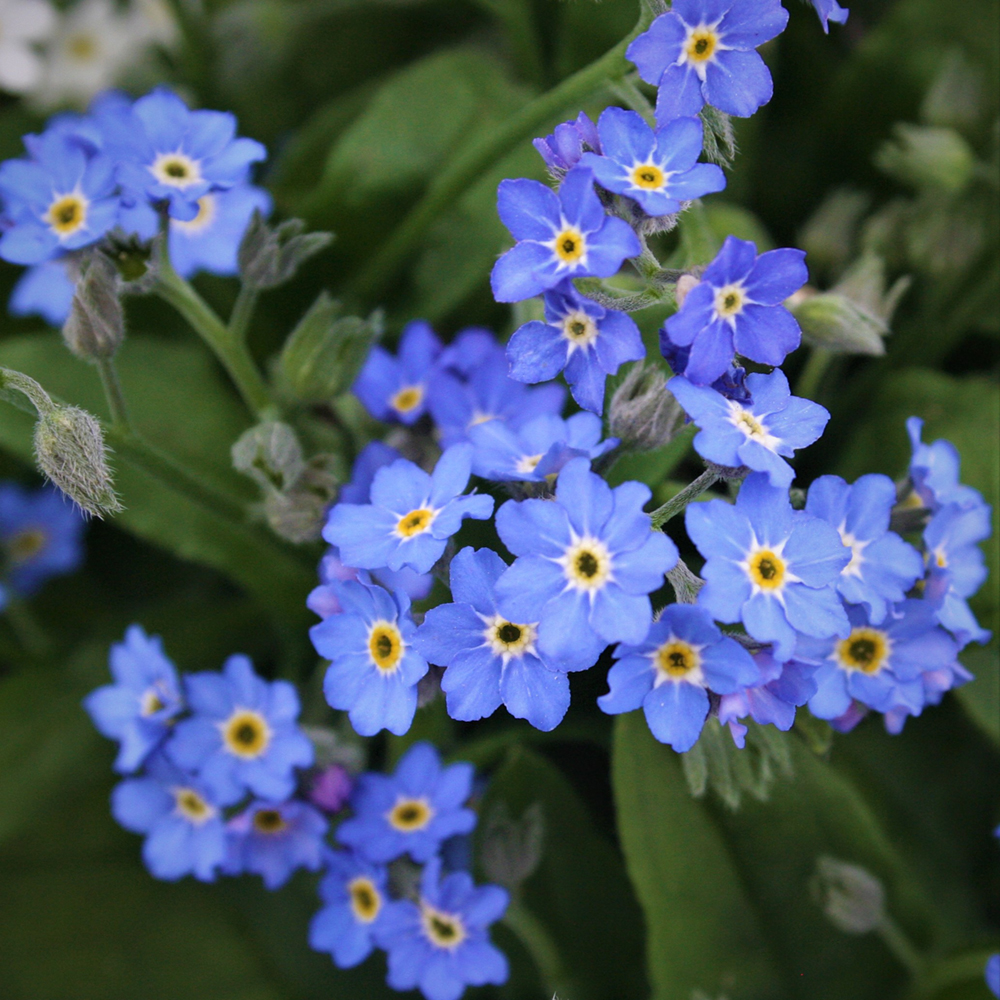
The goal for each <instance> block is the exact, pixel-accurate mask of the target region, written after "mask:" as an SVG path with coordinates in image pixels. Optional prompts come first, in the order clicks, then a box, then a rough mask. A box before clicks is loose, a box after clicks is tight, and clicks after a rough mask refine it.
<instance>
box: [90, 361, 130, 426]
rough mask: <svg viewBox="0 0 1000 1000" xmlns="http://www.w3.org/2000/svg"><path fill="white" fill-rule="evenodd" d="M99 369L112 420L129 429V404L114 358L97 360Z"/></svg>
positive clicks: (116, 424) (117, 424)
mask: <svg viewBox="0 0 1000 1000" xmlns="http://www.w3.org/2000/svg"><path fill="white" fill-rule="evenodd" d="M97 371H98V373H99V374H100V376H101V388H103V389H104V398H105V399H106V400H107V402H108V409H109V410H110V411H111V422H112V423H113V424H114V425H115V426H116V427H120V428H123V429H128V428H129V427H130V426H131V424H130V422H129V416H128V405H127V404H126V402H125V394H124V393H123V392H122V384H121V381H120V380H119V378H118V369H117V367H116V366H115V361H114V358H101V359H100V360H99V361H98V362H97Z"/></svg>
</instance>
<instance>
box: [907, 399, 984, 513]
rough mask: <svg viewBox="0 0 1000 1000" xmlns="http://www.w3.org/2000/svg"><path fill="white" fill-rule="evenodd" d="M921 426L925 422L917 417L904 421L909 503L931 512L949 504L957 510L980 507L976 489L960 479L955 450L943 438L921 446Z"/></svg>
mask: <svg viewBox="0 0 1000 1000" xmlns="http://www.w3.org/2000/svg"><path fill="white" fill-rule="evenodd" d="M923 427H924V422H923V421H922V420H921V419H920V418H919V417H910V418H909V419H908V420H907V421H906V432H907V433H908V434H909V436H910V444H911V445H912V447H913V455H912V457H911V458H910V482H911V483H912V484H913V490H914V493H915V498H914V499H913V500H911V501H910V503H916V501H917V500H919V502H920V503H919V505H922V506H924V507H926V508H927V509H928V510H931V511H935V510H937V509H938V508H939V507H941V506H943V505H944V504H949V503H954V504H958V506H960V507H979V506H981V505H982V504H983V497H982V494H981V493H980V492H979V490H977V489H975V488H974V487H972V486H966V485H965V484H964V483H962V482H961V481H960V480H959V467H960V465H961V457H960V456H959V454H958V449H957V448H956V447H955V446H954V445H953V444H952V443H951V442H950V441H946V440H944V439H943V438H939V439H938V440H937V441H934V442H933V443H932V444H924V443H923V441H921V440H920V435H921V432H922V431H923Z"/></svg>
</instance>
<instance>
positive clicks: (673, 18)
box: [625, 0, 788, 124]
mask: <svg viewBox="0 0 1000 1000" xmlns="http://www.w3.org/2000/svg"><path fill="white" fill-rule="evenodd" d="M787 23H788V12H787V11H786V10H785V9H784V8H783V7H782V6H781V4H780V3H779V2H778V0H674V3H673V4H672V6H671V9H670V10H669V11H668V12H667V13H666V14H661V15H660V16H659V17H658V18H657V19H656V20H655V21H654V22H653V23H652V24H651V25H650V26H649V28H648V29H647V30H646V31H644V32H643V33H642V34H641V35H639V37H638V38H636V39H635V41H633V42H632V43H631V45H629V47H628V49H627V51H626V53H625V57H626V58H627V59H631V60H632V62H634V63H635V65H636V68H637V69H638V70H639V76H641V77H642V79H643V80H645V81H646V83H651V84H652V85H653V86H654V87H658V88H659V93H658V96H657V99H656V120H657V121H658V122H659V123H660V124H664V123H666V122H668V121H670V120H671V119H673V118H678V117H681V116H684V115H696V114H698V112H699V111H701V109H702V107H704V105H706V104H710V105H712V107H715V108H718V109H719V110H720V111H725V112H726V113H727V114H730V115H736V116H737V117H739V118H749V117H750V115H752V114H753V113H754V112H755V111H756V110H757V109H758V108H759V107H760V106H761V105H762V104H767V102H768V101H769V100H770V99H771V95H772V93H773V92H774V84H773V83H772V81H771V74H770V73H769V72H768V69H767V66H765V65H764V60H763V59H761V57H760V56H759V55H758V54H757V53H756V52H755V51H754V50H755V49H756V48H757V47H758V46H760V45H763V44H764V42H767V41H770V39H772V38H774V37H775V36H776V35H780V34H781V32H782V31H784V30H785V25H786V24H787Z"/></svg>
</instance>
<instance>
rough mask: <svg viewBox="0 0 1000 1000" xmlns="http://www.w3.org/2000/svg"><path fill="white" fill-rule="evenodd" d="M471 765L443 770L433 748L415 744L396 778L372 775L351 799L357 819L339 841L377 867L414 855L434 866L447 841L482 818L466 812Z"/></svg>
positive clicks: (349, 823) (361, 781)
mask: <svg viewBox="0 0 1000 1000" xmlns="http://www.w3.org/2000/svg"><path fill="white" fill-rule="evenodd" d="M473 776H474V772H473V768H472V765H471V764H466V763H464V762H462V763H458V764H451V765H449V766H448V767H442V766H441V759H440V757H439V756H438V752H437V750H435V749H434V747H433V746H431V745H430V743H414V745H413V746H412V747H410V749H409V750H407V751H406V753H405V754H404V755H403V756H402V758H401V759H400V761H399V763H398V764H397V765H396V770H395V772H394V773H393V774H392V776H391V777H390V776H389V775H386V774H376V773H374V772H368V773H366V774H363V775H361V777H360V778H358V782H357V784H356V785H355V786H354V794H353V795H352V796H351V805H352V807H353V809H354V815H353V816H352V817H351V818H350V819H346V820H344V822H343V823H341V824H340V826H339V827H337V840H339V841H340V843H341V844H343V845H344V846H345V847H350V848H353V849H354V850H355V851H357V853H358V854H360V855H361V856H362V857H364V858H365V859H367V860H368V861H371V862H374V863H375V864H384V863H386V862H389V861H394V860H395V859H396V858H399V857H402V856H403V855H404V854H409V856H410V857H411V858H412V859H413V860H414V861H416V862H417V863H419V864H423V863H424V862H426V861H430V859H431V858H432V857H434V855H435V854H436V853H437V852H438V849H439V848H440V846H441V844H442V842H443V841H445V840H447V839H448V838H449V837H452V836H454V835H455V834H456V833H469V832H470V831H471V830H472V828H473V827H474V826H475V825H476V814H475V813H474V812H473V811H472V810H471V809H466V808H465V801H466V799H468V797H469V795H470V793H471V791H472V779H473Z"/></svg>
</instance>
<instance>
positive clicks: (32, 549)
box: [0, 483, 86, 597]
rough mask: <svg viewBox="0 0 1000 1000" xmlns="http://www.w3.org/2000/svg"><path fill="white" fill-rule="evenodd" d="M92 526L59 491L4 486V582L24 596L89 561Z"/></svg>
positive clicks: (0, 552) (0, 549)
mask: <svg viewBox="0 0 1000 1000" xmlns="http://www.w3.org/2000/svg"><path fill="white" fill-rule="evenodd" d="M85 527H86V522H85V521H84V519H83V517H82V516H81V515H80V512H79V511H78V510H77V508H76V507H74V506H73V505H72V504H71V503H69V501H68V500H67V499H66V497H65V496H64V495H63V494H62V493H60V492H59V491H58V490H56V489H53V488H52V487H49V486H46V487H43V488H42V489H40V490H28V489H24V488H23V487H21V486H19V485H18V484H17V483H0V579H2V580H3V581H4V583H6V585H7V586H8V588H9V589H10V590H11V591H12V592H14V593H16V594H20V595H22V596H24V597H30V596H31V595H32V594H34V593H36V592H37V591H38V590H39V588H40V587H41V586H42V584H44V583H45V581H46V580H48V579H50V578H51V577H53V576H62V575H64V574H66V573H72V572H73V571H74V570H75V569H77V568H78V567H79V566H80V564H81V563H82V562H83V556H84V551H83V532H84V528H85Z"/></svg>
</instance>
